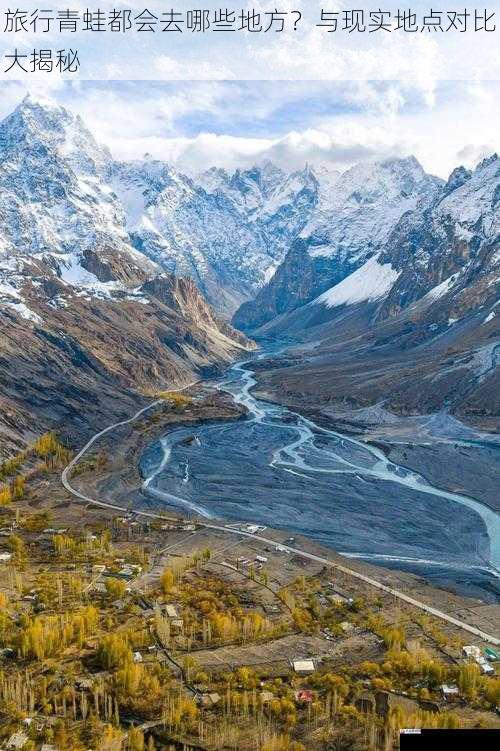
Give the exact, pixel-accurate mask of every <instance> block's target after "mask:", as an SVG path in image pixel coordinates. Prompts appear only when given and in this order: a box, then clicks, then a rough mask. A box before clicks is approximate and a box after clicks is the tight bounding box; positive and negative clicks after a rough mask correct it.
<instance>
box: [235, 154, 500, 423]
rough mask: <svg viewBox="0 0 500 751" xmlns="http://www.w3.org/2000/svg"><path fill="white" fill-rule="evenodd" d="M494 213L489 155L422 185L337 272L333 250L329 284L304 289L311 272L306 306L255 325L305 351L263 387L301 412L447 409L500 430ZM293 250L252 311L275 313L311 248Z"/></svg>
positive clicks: (497, 200) (497, 176)
mask: <svg viewBox="0 0 500 751" xmlns="http://www.w3.org/2000/svg"><path fill="white" fill-rule="evenodd" d="M499 204H500V159H499V158H498V156H497V155H493V156H491V157H490V158H488V159H485V160H483V161H482V162H481V163H480V164H479V165H478V166H477V167H476V169H475V170H473V171H468V170H465V169H464V168H459V169H457V170H455V171H454V172H453V173H452V175H451V176H450V179H449V180H448V181H447V182H446V183H444V184H441V183H439V184H437V185H435V186H430V188H429V189H428V191H427V193H426V195H425V196H424V197H422V198H421V199H419V201H418V202H417V205H416V206H415V207H414V208H413V209H411V210H409V211H406V212H405V213H403V214H402V215H401V217H400V218H399V219H398V221H397V222H396V223H395V224H394V225H393V226H392V227H391V228H390V231H387V232H386V233H385V236H384V237H383V239H382V242H380V243H378V244H377V245H373V244H372V246H371V247H370V248H369V249H368V250H367V253H366V254H365V255H364V256H359V255H358V256H357V258H356V260H355V262H354V264H353V265H352V266H351V268H350V269H349V268H347V269H341V267H342V263H341V262H340V263H337V259H338V254H337V247H336V246H335V248H333V249H332V253H331V255H329V256H328V259H330V258H333V259H334V261H333V264H332V266H331V267H330V266H327V273H330V274H332V273H333V274H336V273H339V275H340V278H339V279H338V281H337V283H334V284H333V285H328V287H327V289H325V290H324V291H321V285H322V284H323V282H321V283H320V288H319V289H318V288H315V289H313V285H314V284H318V283H319V282H318V277H320V274H318V275H315V274H314V272H313V271H312V272H311V275H312V280H313V281H312V285H310V287H309V289H308V290H307V293H306V295H305V300H303V301H302V302H306V304H302V305H294V304H293V301H291V302H290V306H289V308H290V309H289V310H285V312H283V313H282V314H281V315H277V316H275V317H274V318H273V319H272V320H269V321H267V322H265V323H264V324H263V325H261V326H260V328H257V329H255V327H253V328H254V330H256V331H257V333H259V334H260V335H266V336H280V335H283V334H284V333H285V332H286V334H287V335H289V336H290V335H292V336H295V337H296V338H298V339H300V340H302V341H308V342H314V346H313V347H312V348H311V347H310V346H308V347H307V349H306V354H302V355H300V356H298V357H297V359H296V360H295V361H294V362H293V363H291V364H290V367H284V368H283V367H281V364H278V363H275V367H274V370H273V372H271V373H268V374H267V375H266V376H265V377H263V378H262V381H261V383H262V384H263V385H264V384H266V387H267V388H272V389H273V390H274V389H280V390H282V391H283V392H285V393H287V394H288V397H289V398H290V399H291V400H292V401H296V402H301V403H306V402H308V401H309V402H310V401H312V400H314V401H315V403H317V404H319V403H323V404H329V405H330V407H331V406H332V405H334V404H337V405H342V404H343V405H344V406H346V407H349V408H354V409H356V408H360V407H365V406H367V405H370V404H383V405H384V407H385V408H388V409H390V410H393V411H397V412H399V413H405V414H416V413H426V412H435V411H439V410H445V411H447V412H451V413H455V414H458V415H460V416H461V417H462V418H466V419H469V420H471V421H475V422H477V423H478V424H481V425H482V426H484V427H487V428H488V429H493V430H496V429H498V427H499V419H498V416H499V413H500V402H499V393H500V390H499V378H498V368H497V361H498V351H499V347H500V343H499V333H500V332H499V325H498V320H499V319H498V299H499V261H500V239H499V238H500V232H499V230H500V205H499ZM374 236H376V233H374ZM299 242H300V248H298V243H296V244H295V245H294V246H293V247H292V249H291V250H290V252H289V254H288V256H287V259H286V260H285V261H284V263H283V264H282V267H281V269H280V270H278V272H277V273H276V275H275V280H276V281H275V285H274V287H273V284H272V282H271V283H270V284H269V285H268V287H267V288H265V289H264V290H262V291H261V293H260V298H261V308H260V309H261V310H262V309H264V305H263V303H262V299H264V300H268V303H269V305H268V308H267V311H268V310H269V306H271V307H272V305H274V301H275V300H276V299H277V297H276V292H277V289H278V287H277V281H278V279H280V275H281V274H284V273H285V269H286V267H287V266H290V265H291V264H292V263H298V261H297V260H296V259H297V258H298V257H299V255H300V258H303V257H304V255H306V256H307V255H309V252H310V248H311V247H314V245H313V243H312V240H311V238H310V237H304V238H302V239H301V240H300V241H299ZM325 286H326V284H325ZM285 287H286V285H285V284H283V286H282V287H281V289H285ZM320 291H321V294H319V295H316V293H317V292H320ZM269 301H270V302H269ZM291 308H293V309H291ZM248 310H249V306H243V307H242V308H241V309H240V311H239V313H238V314H237V315H236V316H235V320H238V319H239V317H241V316H242V315H243V314H244V313H246V311H248ZM250 313H251V311H250ZM249 329H250V330H252V327H251V326H250V327H249Z"/></svg>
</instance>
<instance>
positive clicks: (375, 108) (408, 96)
mask: <svg viewBox="0 0 500 751" xmlns="http://www.w3.org/2000/svg"><path fill="white" fill-rule="evenodd" d="M27 91H30V92H31V93H32V95H34V96H38V97H44V98H49V99H50V100H52V101H53V102H55V103H58V104H61V105H64V106H66V107H68V108H70V109H71V110H73V111H74V112H76V113H78V114H80V115H81V116H82V117H83V119H84V120H85V122H86V123H87V125H88V126H89V128H90V129H91V130H92V132H93V133H94V135H95V136H96V137H97V139H98V140H99V141H100V142H102V143H104V144H106V145H108V146H109V147H110V148H111V150H112V152H113V153H114V154H115V156H117V157H119V158H126V159H129V158H139V157H142V156H143V155H144V154H145V153H149V154H151V155H152V156H154V157H157V158H160V159H163V160H166V161H168V162H171V163H172V164H175V165H176V166H178V167H179V168H180V169H182V170H184V171H186V172H188V173H191V174H194V173H196V172H198V171H200V170H202V169H205V168H206V167H208V166H211V165H217V166H222V167H226V168H228V169H234V168H235V167H239V166H249V165H251V164H253V163H255V162H257V161H260V160H262V159H265V158H270V159H272V160H274V161H276V162H278V163H279V164H281V165H282V166H284V167H286V168H289V169H295V168H301V167H302V166H303V165H304V163H305V162H310V163H312V164H326V165H329V166H331V167H334V168H337V169H345V168H347V167H348V166H350V165H351V164H353V163H355V162H358V161H363V160H366V159H373V158H382V157H386V156H393V155H397V156H406V155H409V154H414V155H415V156H416V157H417V158H418V159H419V160H420V161H421V163H422V164H423V166H424V168H425V169H426V170H427V171H429V172H432V173H434V174H437V175H440V176H442V177H447V176H448V174H449V173H450V171H451V170H452V169H453V167H455V166H457V165H458V164H466V165H468V166H471V165H473V164H475V163H476V162H477V161H478V159H480V158H482V157H483V156H484V155H486V154H489V153H492V152H493V151H498V150H500V143H499V129H498V122H499V121H500V118H499V115H500V112H499V110H500V106H499V103H500V82H484V81H483V82H471V81H469V82H456V81H452V82H447V83H444V82H435V83H434V84H433V85H432V86H429V85H428V83H426V84H425V85H424V84H423V85H418V84H415V83H412V84H409V83H401V82H377V81H375V82H366V81H351V82H349V81H347V82H327V81H320V82H318V81H317V82H311V81H308V82H297V81H295V82H284V81H281V82H273V81H267V82H254V81H213V82H210V81H193V82H184V81H176V82H153V81H148V82H144V81H142V82H137V81H129V82H124V81H107V82H95V81H79V82H73V83H69V82H63V81H57V80H54V81H52V83H48V82H41V83H40V82H35V81H31V83H30V84H29V85H28V84H27V83H25V82H20V81H10V82H7V81H3V82H2V81H0V117H4V116H6V115H7V114H9V112H10V111H12V109H13V108H14V107H15V106H16V105H17V104H18V103H19V101H21V99H22V98H23V96H24V95H25V94H26V93H27Z"/></svg>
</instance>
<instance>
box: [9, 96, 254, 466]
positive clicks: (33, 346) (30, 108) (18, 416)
mask: <svg viewBox="0 0 500 751" xmlns="http://www.w3.org/2000/svg"><path fill="white" fill-rule="evenodd" d="M110 163H111V161H110V155H109V153H108V152H107V151H106V150H105V149H101V148H100V147H99V146H98V145H97V143H96V142H95V141H94V139H93V138H92V136H91V134H90V133H89V132H88V131H87V130H86V128H85V127H84V125H83V123H81V121H80V120H79V119H78V118H75V117H74V116H73V115H71V114H70V113H68V112H67V111H66V110H64V109H62V108H54V107H52V106H50V107H48V106H44V105H41V104H39V103H37V102H33V101H31V100H29V99H27V100H25V101H24V102H23V103H22V105H20V107H18V109H17V110H16V111H15V112H14V113H13V114H12V115H11V116H10V117H8V118H7V119H6V120H5V121H4V122H3V123H1V124H0V452H1V453H2V454H3V453H5V452H8V451H10V450H12V449H14V448H16V447H19V446H22V445H24V444H25V443H26V442H28V441H29V440H30V439H31V437H32V436H33V434H39V433H40V432H41V431H42V430H44V429H47V428H57V429H59V430H63V431H64V432H65V433H66V434H69V435H70V436H71V437H72V438H73V439H74V440H75V442H76V443H81V442H82V441H83V439H84V438H85V437H86V436H88V435H89V433H91V432H93V430H94V429H97V428H98V427H99V426H102V425H103V424H105V423H106V422H107V421H111V420H112V418H115V417H116V418H122V417H124V416H125V415H129V414H130V413H131V410H132V409H133V408H134V407H136V406H139V405H141V404H145V403H146V399H145V397H144V396H143V394H144V393H145V392H147V391H150V390H151V391H154V390H155V389H159V388H162V389H165V388H166V389H168V388H172V387H175V386H181V385H184V384H187V383H190V382H192V381H193V380H195V379H197V378H200V377H201V376H202V375H203V374H205V373H207V372H212V371H213V370H214V369H219V368H222V367H225V366H226V365H227V363H229V362H230V361H231V360H232V359H234V358H235V357H237V356H241V354H242V353H244V352H247V351H249V350H250V349H251V348H252V346H253V345H252V343H251V342H250V341H249V340H248V339H247V338H246V337H245V336H244V335H242V334H240V333H239V332H237V331H235V330H234V329H233V328H232V327H231V326H230V325H229V324H228V323H227V322H226V321H224V320H221V319H220V318H219V317H218V316H217V315H216V314H215V313H214V311H213V310H212V309H211V308H210V306H209V305H208V304H207V303H206V301H205V300H204V299H203V298H202V296H201V294H200V292H199V290H198V288H197V287H196V285H195V283H194V282H193V280H191V279H188V278H179V277H177V276H174V275H173V274H171V273H168V272H166V271H164V270H163V269H162V267H161V266H160V265H159V264H156V263H155V262H154V261H152V260H150V259H148V258H147V257H146V256H145V255H144V254H143V253H141V252H139V251H138V250H137V249H135V248H134V247H133V245H132V243H131V241H130V236H129V234H128V232H127V229H126V217H125V212H124V209H123V206H122V205H121V203H120V202H119V200H118V198H117V196H116V195H115V193H114V192H113V190H112V188H111V187H110V185H109V183H108V182H106V179H105V176H106V175H107V174H108V172H109V170H110Z"/></svg>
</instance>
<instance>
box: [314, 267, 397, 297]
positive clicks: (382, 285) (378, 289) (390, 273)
mask: <svg viewBox="0 0 500 751" xmlns="http://www.w3.org/2000/svg"><path fill="white" fill-rule="evenodd" d="M400 274H401V272H400V271H396V270H395V269H393V268H392V266H391V264H390V263H383V264H381V263H379V262H378V256H373V257H372V258H370V259H369V260H368V261H367V262H366V263H365V264H364V265H363V266H361V267H360V268H359V269H357V270H356V271H354V272H353V273H352V274H350V275H349V276H348V277H346V278H345V279H343V280H342V281H341V282H339V283H338V284H336V285H335V286H334V287H331V289H329V290H327V291H326V292H323V294H322V295H320V296H319V297H317V298H316V300H314V301H313V304H315V305H319V304H322V305H325V306H326V307H327V308H334V307H337V306H338V305H353V304H354V303H358V302H364V301H373V300H378V299H380V298H381V297H384V295H386V294H387V293H388V292H389V291H390V290H391V289H392V287H393V286H394V284H395V282H396V280H397V279H398V277H399V275H400Z"/></svg>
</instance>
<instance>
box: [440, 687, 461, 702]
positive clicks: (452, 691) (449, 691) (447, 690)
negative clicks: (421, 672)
mask: <svg viewBox="0 0 500 751" xmlns="http://www.w3.org/2000/svg"><path fill="white" fill-rule="evenodd" d="M441 693H442V695H443V699H444V700H445V701H450V699H453V698H454V697H455V696H458V695H459V690H458V686H456V685H455V684H454V683H443V684H442V686H441Z"/></svg>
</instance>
